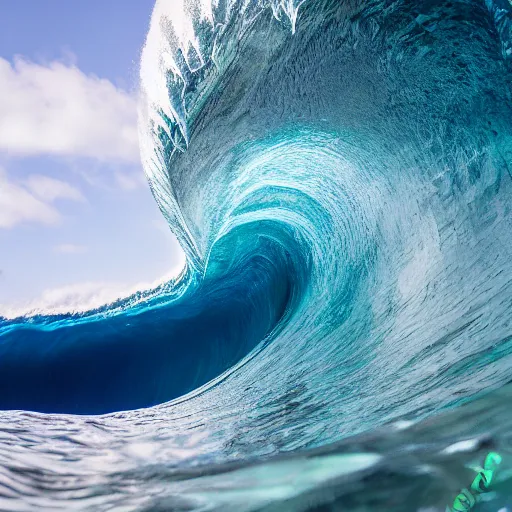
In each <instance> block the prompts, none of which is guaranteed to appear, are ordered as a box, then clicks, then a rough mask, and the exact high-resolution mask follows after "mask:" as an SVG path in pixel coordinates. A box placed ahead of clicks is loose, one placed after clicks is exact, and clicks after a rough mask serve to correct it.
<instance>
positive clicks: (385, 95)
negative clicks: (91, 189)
mask: <svg viewBox="0 0 512 512" xmlns="http://www.w3.org/2000/svg"><path fill="white" fill-rule="evenodd" d="M140 96H141V99H140V111H139V131H140V141H141V153H142V160H143V165H144V170H145V173H146V175H147V178H148V183H149V186H150V187H151V190H152V192H153V194H154V197H155V200H156V201H157V203H158V205H159V207H160V209H161V212H162V214H163V215H164V217H165V218H166V219H167V221H168V223H169V226H170V229H171V230H172V231H173V232H174V233H175V234H176V235H177V237H178V239H179V241H180V244H181V246H182V248H183V250H184V252H185V254H186V258H187V264H186V267H185V268H184V269H183V271H182V272H181V274H180V275H179V276H178V277H177V278H176V279H174V280H172V281H170V282H167V283H164V284H162V285H160V286H159V287H157V288H155V289H152V290H145V291H141V292H139V293H136V294H134V295H132V296H130V297H127V298H120V299H119V300H117V301H115V302H113V303H111V304H107V305H104V306H102V307H100V308H98V309H95V310H92V311H85V312H84V311H82V312H69V313H67V314H62V313H60V314H51V312H45V313H44V314H43V313H41V312H40V313H34V312H32V313H27V314H26V315H24V316H20V317H17V318H6V317H4V318H2V317H0V510H1V511H33V510H41V511H58V510H64V511H68V510H69V511H71V510H73V511H75V510H80V511H82V510H84V511H89V510H90V511H119V512H121V511H122V512H126V511H148V512H149V511H157V512H164V511H219V512H231V511H232V512H245V511H247V512H249V511H265V512H270V511H276V512H280V511H285V512H286V511H292V512H294V511H315V512H328V511H358V512H359V511H361V512H362V511H421V512H435V511H441V512H445V510H449V511H452V510H456V511H469V510H474V511H482V512H486V511H487V512H498V511H499V512H507V511H508V512H510V511H512V508H511V507H512V384H508V383H509V382H511V381H512V319H511V311H512V4H511V3H510V2H509V0H424V1H418V0H416V1H412V0H358V1H354V0H302V1H297V0H281V1H279V0H188V1H184V0H158V1H157V3H156V5H155V8H154V12H153V15H152V19H151V23H150V27H149V32H148V36H147V41H146V44H145V46H144V49H143V52H142V59H141V65H140ZM134 208H136V205H134ZM140 264H141V265H144V264H145V262H144V261H141V262H140ZM475 479H476V480H475Z"/></svg>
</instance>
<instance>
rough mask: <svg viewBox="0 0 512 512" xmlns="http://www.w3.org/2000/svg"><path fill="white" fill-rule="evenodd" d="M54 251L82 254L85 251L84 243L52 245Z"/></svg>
mask: <svg viewBox="0 0 512 512" xmlns="http://www.w3.org/2000/svg"><path fill="white" fill-rule="evenodd" d="M54 251H55V252H58V253H61V254H83V253H84V252H87V247H85V245H76V244H60V245H57V246H55V247H54Z"/></svg>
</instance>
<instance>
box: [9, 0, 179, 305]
mask: <svg viewBox="0 0 512 512" xmlns="http://www.w3.org/2000/svg"><path fill="white" fill-rule="evenodd" d="M152 7H153V1H152V0H137V1H134V2H126V0H108V1H105V0H101V1H100V0H87V1H76V2H75V1H73V2H70V1H68V0H45V1H44V2H43V1H40V0H16V2H5V3H4V4H3V5H2V16H1V17H0V93H1V94H0V271H1V273H0V305H1V307H0V314H1V313H2V311H4V313H5V311H7V312H8V311H9V308H11V309H12V308H18V307H20V306H21V307H25V306H26V305H28V306H29V307H56V308H58V307H64V308H65V307H67V306H68V305H71V306H76V305H82V306H87V305H89V304H91V305H92V304H93V303H96V302H97V301H98V300H99V301H101V300H109V299H111V298H113V297H114V296H115V295H118V294H123V293H127V291H129V290H132V289H134V288H136V287H139V286H141V285H142V284H146V283H151V282H154V281H155V280H158V279H159V278H161V277H162V276H164V275H169V274H172V273H175V272H176V270H177V269H178V268H180V267H181V266H182V265H183V254H182V252H181V250H180V249H179V247H178V246H177V244H176V241H175V239H174V237H173V236H172V234H171V233H170V231H169V229H168V227H167V225H166V224H165V221H164V220H163V218H162V216H161V214H160V212H159V211H158V208H157V207H156V204H155V202H154V200H153V198H152V196H151V193H150V191H149V188H148V186H147V184H146V182H145V178H144V176H143V173H142V167H141V164H140V160H139V156H138V147H137V131H136V90H137V82H138V61H139V56H140V50H141V47H142V45H143V42H144V37H145V34H146V31H147V28H148V24H149V17H150V13H151V10H152ZM95 301H96V302H95Z"/></svg>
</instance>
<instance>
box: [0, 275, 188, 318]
mask: <svg viewBox="0 0 512 512" xmlns="http://www.w3.org/2000/svg"><path fill="white" fill-rule="evenodd" d="M182 272H183V268H181V267H176V268H175V269H173V270H171V271H170V272H169V273H167V274H166V275H164V276H162V277H161V278H159V279H157V280H155V281H153V282H141V283H138V284H135V285H128V284H126V283H125V284H123V283H107V282H95V281H90V282H83V283H76V284H71V285H67V286H61V287H58V288H50V289H47V290H45V291H44V292H43V293H42V294H41V296H40V297H38V298H37V299H35V300H32V301H29V302H26V303H24V304H17V305H14V304H10V305H6V304H0V316H3V317H4V318H16V317H19V316H32V315H37V314H62V313H68V312H82V311H89V310H91V309H96V308H98V307H100V306H103V305H104V304H110V303H112V302H115V301H116V300H118V299H120V298H124V297H129V296H130V295H133V294H135V293H137V292H146V293H144V294H143V295H141V296H140V297H138V298H137V299H134V302H132V305H134V304H135V302H136V301H139V300H144V298H148V296H149V295H151V290H153V289H155V288H156V287H157V286H159V285H161V284H163V283H165V282H167V281H170V280H171V279H177V278H178V276H179V275H180V274H181V273H182Z"/></svg>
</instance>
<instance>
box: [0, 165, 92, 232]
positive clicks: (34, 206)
mask: <svg viewBox="0 0 512 512" xmlns="http://www.w3.org/2000/svg"><path fill="white" fill-rule="evenodd" d="M38 184H39V185H41V189H40V190H39V189H38V188H37V185H38ZM56 199H70V200H75V201H77V200H79V201H82V200H83V196H82V194H81V193H80V191H79V190H78V189H76V188H74V187H72V186H71V185H69V183H66V182H64V181H60V180H55V179H53V178H47V177H45V176H38V175H33V176H30V177H29V178H28V179H27V180H26V181H25V182H18V183H14V182H12V181H10V180H9V178H8V176H7V174H6V173H5V172H3V171H2V170H1V169H0V228H12V227H13V226H15V225H17V224H20V223H23V222H36V223H39V224H56V223H57V222H59V220H60V218H61V217H60V214H59V212H58V211H57V209H56V208H55V207H54V206H53V204H52V202H53V201H54V200H56Z"/></svg>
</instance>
